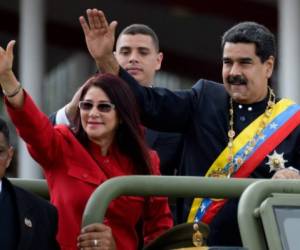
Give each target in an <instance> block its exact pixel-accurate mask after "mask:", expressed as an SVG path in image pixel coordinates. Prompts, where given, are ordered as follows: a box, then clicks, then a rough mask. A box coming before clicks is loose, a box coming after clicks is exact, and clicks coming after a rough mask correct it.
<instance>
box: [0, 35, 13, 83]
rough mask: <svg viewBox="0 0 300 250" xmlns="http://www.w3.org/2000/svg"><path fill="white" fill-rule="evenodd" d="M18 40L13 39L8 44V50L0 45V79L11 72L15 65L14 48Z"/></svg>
mask: <svg viewBox="0 0 300 250" xmlns="http://www.w3.org/2000/svg"><path fill="white" fill-rule="evenodd" d="M15 43H16V41H14V40H12V41H10V42H9V43H8V44H7V47H6V50H5V49H3V48H2V47H0V79H1V77H2V76H5V75H7V73H9V72H11V70H12V66H13V59H14V53H13V48H14V45H15Z"/></svg>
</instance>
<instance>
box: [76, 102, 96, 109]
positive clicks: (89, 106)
mask: <svg viewBox="0 0 300 250" xmlns="http://www.w3.org/2000/svg"><path fill="white" fill-rule="evenodd" d="M79 105H80V106H79V107H80V108H81V109H83V110H91V109H92V108H93V104H92V103H90V102H80V103H79Z"/></svg>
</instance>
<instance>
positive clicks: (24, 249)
mask: <svg viewBox="0 0 300 250" xmlns="http://www.w3.org/2000/svg"><path fill="white" fill-rule="evenodd" d="M14 191H15V194H16V203H17V210H18V213H19V224H20V244H19V247H18V250H28V249H30V246H31V244H32V238H33V234H34V230H35V226H36V223H35V222H36V221H35V216H34V207H33V205H32V204H30V203H29V202H28V201H27V200H26V199H25V198H24V197H23V195H22V194H21V192H20V191H19V190H18V188H15V187H14Z"/></svg>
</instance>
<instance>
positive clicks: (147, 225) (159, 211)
mask: <svg viewBox="0 0 300 250" xmlns="http://www.w3.org/2000/svg"><path fill="white" fill-rule="evenodd" d="M151 160H152V166H153V170H154V174H155V175H160V171H159V158H158V156H157V154H156V152H154V151H152V152H151ZM172 226H173V218H172V214H171V211H170V208H169V205H168V198H167V197H158V196H151V197H149V198H147V200H146V203H145V211H144V228H143V230H144V244H145V245H147V244H149V243H150V242H151V241H152V240H154V239H156V238H157V237H158V236H160V235H161V234H162V233H164V232H165V231H166V230H168V229H169V228H171V227H172Z"/></svg>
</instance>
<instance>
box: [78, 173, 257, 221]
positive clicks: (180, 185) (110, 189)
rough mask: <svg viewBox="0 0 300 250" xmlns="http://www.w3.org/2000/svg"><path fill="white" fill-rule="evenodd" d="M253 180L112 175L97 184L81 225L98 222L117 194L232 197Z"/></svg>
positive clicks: (237, 194) (101, 219)
mask: <svg viewBox="0 0 300 250" xmlns="http://www.w3.org/2000/svg"><path fill="white" fill-rule="evenodd" d="M254 181H258V180H257V179H238V178H232V179H227V178H205V177H186V176H184V177H183V176H121V177H114V178H111V179H109V180H107V181H106V182H104V183H103V184H101V185H100V186H99V187H98V188H97V189H96V190H95V191H94V192H93V194H92V195H91V197H90V198H89V200H88V202H87V204H86V207H85V210H84V213H83V217H82V226H86V225H89V224H91V223H96V222H99V223H102V222H103V219H104V215H105V212H106V210H107V207H108V205H109V203H110V202H111V201H112V200H113V199H115V198H117V197H119V196H121V195H133V196H150V195H155V196H176V197H196V196H201V197H214V198H224V197H228V198H234V197H239V196H240V195H241V193H242V192H243V191H244V189H245V188H246V187H247V186H248V185H249V184H251V183H253V182H254ZM99 204H101V205H99Z"/></svg>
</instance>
